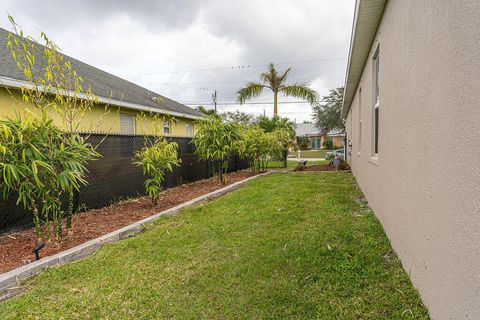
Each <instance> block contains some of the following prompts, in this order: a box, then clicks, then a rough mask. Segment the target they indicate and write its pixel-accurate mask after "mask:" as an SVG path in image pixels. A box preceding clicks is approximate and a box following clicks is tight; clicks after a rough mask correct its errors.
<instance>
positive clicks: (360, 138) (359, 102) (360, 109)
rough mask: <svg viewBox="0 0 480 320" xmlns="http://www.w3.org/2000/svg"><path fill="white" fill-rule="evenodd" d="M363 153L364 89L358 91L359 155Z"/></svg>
mask: <svg viewBox="0 0 480 320" xmlns="http://www.w3.org/2000/svg"><path fill="white" fill-rule="evenodd" d="M361 151H362V88H360V90H358V153H360V152H361Z"/></svg>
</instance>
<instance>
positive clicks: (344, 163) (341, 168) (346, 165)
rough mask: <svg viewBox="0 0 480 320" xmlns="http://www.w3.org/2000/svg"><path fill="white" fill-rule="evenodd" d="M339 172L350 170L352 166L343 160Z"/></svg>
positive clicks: (338, 168)
mask: <svg viewBox="0 0 480 320" xmlns="http://www.w3.org/2000/svg"><path fill="white" fill-rule="evenodd" d="M337 170H350V165H349V164H348V162H347V161H345V160H341V161H340V164H339V165H338V167H337Z"/></svg>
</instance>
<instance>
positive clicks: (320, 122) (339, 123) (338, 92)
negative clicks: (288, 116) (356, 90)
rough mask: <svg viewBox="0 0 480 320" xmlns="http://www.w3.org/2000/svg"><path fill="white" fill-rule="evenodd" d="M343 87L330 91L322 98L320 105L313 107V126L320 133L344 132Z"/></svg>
mask: <svg viewBox="0 0 480 320" xmlns="http://www.w3.org/2000/svg"><path fill="white" fill-rule="evenodd" d="M343 91H344V90H343V87H340V88H336V89H332V90H330V93H329V94H328V96H325V97H323V99H322V101H323V102H322V103H320V104H318V105H316V106H314V107H313V118H314V119H315V125H316V127H317V128H319V129H320V130H321V131H322V132H325V133H328V132H330V131H341V132H343V131H345V121H344V120H343V118H342V102H343Z"/></svg>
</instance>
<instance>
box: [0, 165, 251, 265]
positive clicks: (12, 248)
mask: <svg viewBox="0 0 480 320" xmlns="http://www.w3.org/2000/svg"><path fill="white" fill-rule="evenodd" d="M253 175H255V174H254V173H252V172H251V171H239V172H233V173H229V174H228V175H227V181H226V183H225V184H222V183H221V182H220V181H219V180H218V178H210V179H206V180H200V181H197V182H193V183H189V184H184V185H180V186H178V187H175V188H171V189H167V190H165V191H163V192H162V193H161V194H160V198H159V201H158V205H157V206H152V202H151V200H150V198H148V197H142V198H137V199H133V200H128V201H122V202H119V203H116V204H113V205H111V206H108V207H104V208H101V209H95V210H89V211H86V212H82V213H78V214H76V215H75V217H74V227H73V231H74V232H73V233H72V234H68V235H67V234H66V235H64V237H63V238H62V239H61V241H54V240H52V241H51V242H45V247H44V248H43V249H42V251H41V256H42V257H46V256H51V255H54V254H56V253H59V252H61V251H64V250H67V249H70V248H73V247H75V246H77V245H80V244H82V243H84V242H86V241H89V240H92V239H95V238H98V237H100V236H102V235H104V234H107V233H109V232H112V231H115V230H117V229H120V228H122V227H125V226H127V225H129V224H132V223H134V222H136V221H139V220H142V219H144V218H147V217H149V216H152V215H154V214H156V213H158V212H161V211H163V210H167V209H169V208H172V207H175V206H177V205H179V204H181V203H184V202H187V201H189V200H192V199H194V198H197V197H199V196H201V195H204V194H207V193H210V192H212V191H215V190H218V189H220V188H223V187H225V186H227V185H229V184H232V183H235V182H237V181H241V180H244V179H246V178H249V177H251V176H253ZM65 232H66V231H65ZM36 243H37V235H36V232H35V229H34V228H31V229H25V230H21V231H18V232H14V233H10V234H5V235H1V236H0V274H1V273H3V272H7V271H10V270H13V269H15V268H17V267H20V266H22V265H24V264H27V263H30V262H33V261H34V260H35V257H34V254H33V253H32V249H33V247H34V246H35V245H36Z"/></svg>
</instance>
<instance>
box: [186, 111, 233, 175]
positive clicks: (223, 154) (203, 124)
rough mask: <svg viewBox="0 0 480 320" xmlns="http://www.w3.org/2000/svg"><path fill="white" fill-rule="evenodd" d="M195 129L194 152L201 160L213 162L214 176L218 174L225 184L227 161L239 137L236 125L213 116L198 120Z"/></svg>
mask: <svg viewBox="0 0 480 320" xmlns="http://www.w3.org/2000/svg"><path fill="white" fill-rule="evenodd" d="M196 127H197V130H196V133H195V136H194V137H193V144H194V145H195V152H196V153H197V154H198V156H199V158H200V159H201V160H206V161H213V173H214V175H215V174H216V173H217V172H218V175H219V178H220V181H222V182H225V180H224V173H226V171H227V169H228V160H229V159H230V156H231V155H232V154H233V152H234V151H235V142H236V141H238V140H239V137H240V135H239V129H238V125H236V124H233V123H228V122H226V121H224V120H222V118H220V117H218V116H215V115H213V116H209V117H205V118H202V119H200V120H198V121H197V122H196Z"/></svg>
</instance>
